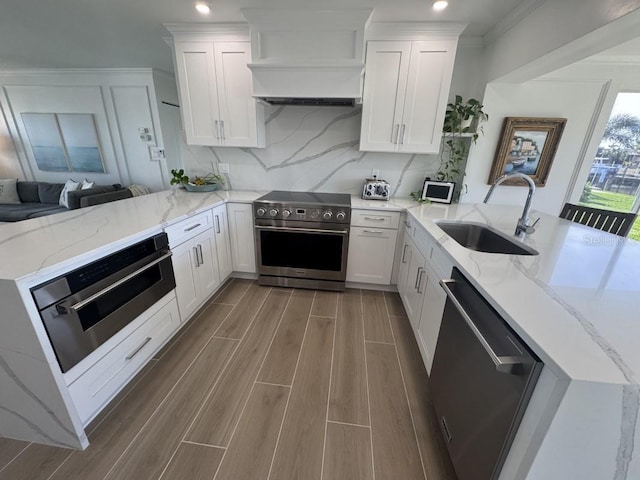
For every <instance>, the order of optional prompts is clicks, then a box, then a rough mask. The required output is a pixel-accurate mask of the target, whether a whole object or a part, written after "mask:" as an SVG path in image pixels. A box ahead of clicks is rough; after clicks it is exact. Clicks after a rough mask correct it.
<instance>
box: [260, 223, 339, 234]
mask: <svg viewBox="0 0 640 480" xmlns="http://www.w3.org/2000/svg"><path fill="white" fill-rule="evenodd" d="M256 229H258V230H278V231H281V232H284V231H286V232H309V233H333V234H336V235H346V234H347V233H349V231H348V230H323V229H320V228H297V227H294V228H291V227H263V226H258V225H256Z"/></svg>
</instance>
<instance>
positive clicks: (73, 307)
mask: <svg viewBox="0 0 640 480" xmlns="http://www.w3.org/2000/svg"><path fill="white" fill-rule="evenodd" d="M171 255H173V253H171V252H168V253H165V254H164V255H162V256H161V257H159V258H156V259H155V260H154V261H152V262H150V263H147V264H146V265H145V266H144V267H140V268H139V269H138V270H136V271H135V272H131V273H130V274H129V275H127V276H126V277H122V278H121V279H120V280H118V281H117V282H114V283H112V284H111V285H109V286H108V287H106V288H103V289H102V290H100V291H99V292H96V293H94V294H93V295H91V296H90V297H87V298H85V299H84V300H81V301H79V302H78V303H74V304H73V305H71V306H70V307H69V310H73V311H75V312H77V311H78V310H80V309H81V308H83V307H85V306H86V305H87V304H89V303H91V302H93V301H94V300H97V299H98V298H100V297H101V296H103V295H106V294H107V293H109V292H110V291H111V290H113V289H114V288H118V287H119V286H120V285H122V284H123V283H125V282H128V281H129V280H131V279H132V278H133V277H136V276H138V275H140V274H141V273H142V272H144V271H145V270H149V269H150V268H151V267H153V266H154V265H157V264H158V263H160V262H162V261H164V260H166V259H167V258H169V257H171Z"/></svg>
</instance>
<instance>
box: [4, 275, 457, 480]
mask: <svg viewBox="0 0 640 480" xmlns="http://www.w3.org/2000/svg"><path fill="white" fill-rule="evenodd" d="M87 432H88V435H89V441H90V442H91V445H90V446H89V448H88V449H87V450H85V451H82V452H81V451H72V450H65V449H60V448H55V447H48V446H43V445H37V444H29V443H26V442H20V441H17V440H10V439H3V438H0V480H39V479H42V480H50V479H52V480H53V479H55V480H94V479H95V480H104V479H109V480H128V479H131V480H147V479H148V480H201V479H202V480H245V479H246V480H260V479H264V480H267V479H271V480H292V479H300V480H315V479H317V480H342V479H344V480H360V479H362V480H413V479H416V480H419V479H422V480H455V474H454V472H453V467H452V465H451V462H450V461H449V458H448V456H447V454H446V449H445V446H444V444H443V441H442V438H441V436H440V432H439V431H438V425H437V421H436V419H435V415H434V412H433V407H432V405H431V401H430V398H429V389H428V385H427V373H426V371H425V369H424V367H423V365H422V359H421V357H420V352H419V350H418V347H417V345H416V342H415V340H414V338H413V332H412V330H411V326H410V325H409V321H408V319H407V318H406V316H405V312H404V309H403V308H402V303H401V302H400V298H399V297H398V295H397V294H395V293H382V292H374V291H361V290H347V291H346V292H344V293H335V292H320V291H317V292H315V291H312V290H297V289H296V290H294V289H282V288H270V287H262V286H259V285H257V283H256V282H253V281H250V280H240V279H233V280H230V281H229V282H228V283H227V284H226V285H225V287H224V288H223V289H222V290H221V291H220V292H219V293H218V294H217V295H216V297H214V298H213V299H212V300H211V301H210V302H209V303H208V304H207V305H206V306H205V307H204V308H203V309H202V310H201V311H200V312H199V313H198V315H197V316H196V317H195V318H194V319H193V320H191V321H190V322H189V324H188V325H186V326H185V328H183V330H182V331H181V332H180V334H179V335H177V336H176V338H175V339H173V340H172V341H171V342H170V343H169V344H168V345H167V346H165V347H164V348H163V349H162V350H161V351H160V352H158V354H156V355H155V356H154V358H153V360H152V361H151V362H150V363H149V364H148V365H147V366H146V367H145V368H144V369H143V370H142V371H141V372H140V373H139V374H138V375H137V376H136V378H135V379H134V380H133V381H132V382H131V383H130V384H129V385H128V386H127V387H126V388H125V389H124V390H123V391H122V392H121V393H120V394H119V395H118V397H117V398H116V399H115V400H114V401H113V402H112V403H111V404H110V405H109V406H108V407H107V408H106V409H105V410H104V411H103V413H101V414H100V415H99V416H98V418H97V419H96V420H94V421H93V422H92V424H91V425H90V426H89V428H88V429H87Z"/></svg>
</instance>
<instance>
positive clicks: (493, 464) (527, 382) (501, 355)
mask: <svg viewBox="0 0 640 480" xmlns="http://www.w3.org/2000/svg"><path fill="white" fill-rule="evenodd" d="M440 284H441V285H442V288H444V290H445V292H446V293H447V302H446V304H445V309H444V313H443V315H442V325H441V327H440V333H439V335H438V343H437V345H436V351H435V354H434V359H433V368H432V370H431V376H430V379H429V383H430V386H431V391H432V396H433V404H434V406H435V409H436V413H437V414H438V419H439V423H440V429H441V431H442V434H443V436H444V438H445V443H446V445H447V448H448V450H449V455H450V457H451V460H452V462H453V465H454V467H455V470H456V473H457V475H458V479H459V480H489V479H491V480H495V479H497V478H498V477H499V475H500V470H501V469H502V465H503V464H504V461H505V459H506V456H507V454H508V453H509V448H510V447H511V443H512V442H513V438H514V436H515V434H516V432H517V430H518V426H519V424H520V421H521V419H522V415H523V414H524V411H525V409H526V406H527V403H528V402H529V399H530V397H531V394H532V392H533V389H534V387H535V384H536V382H537V380H538V377H539V376H540V371H541V370H542V362H541V361H540V360H539V359H538V358H537V357H536V355H535V354H534V353H533V352H532V351H531V350H530V349H529V348H528V347H527V346H526V345H525V344H524V343H523V342H522V340H520V338H519V337H518V336H517V335H516V334H515V333H514V332H513V330H511V328H510V327H509V326H508V325H507V324H506V323H505V322H504V320H503V319H502V318H501V317H500V315H499V314H498V313H497V312H496V311H495V310H494V309H493V308H492V307H491V306H490V305H489V304H488V303H487V301H486V300H485V299H484V298H482V296H481V295H480V293H478V291H477V290H476V289H475V288H474V287H473V286H472V285H471V283H470V282H469V281H468V280H467V279H466V278H465V277H464V276H463V275H462V274H461V273H460V271H459V270H458V269H456V268H454V269H453V274H452V278H451V280H443V281H441V282H440Z"/></svg>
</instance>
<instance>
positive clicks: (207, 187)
mask: <svg viewBox="0 0 640 480" xmlns="http://www.w3.org/2000/svg"><path fill="white" fill-rule="evenodd" d="M184 188H185V189H186V190H187V191H188V192H213V191H214V190H217V189H218V184H217V183H205V184H204V185H196V184H195V183H185V184H184Z"/></svg>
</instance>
